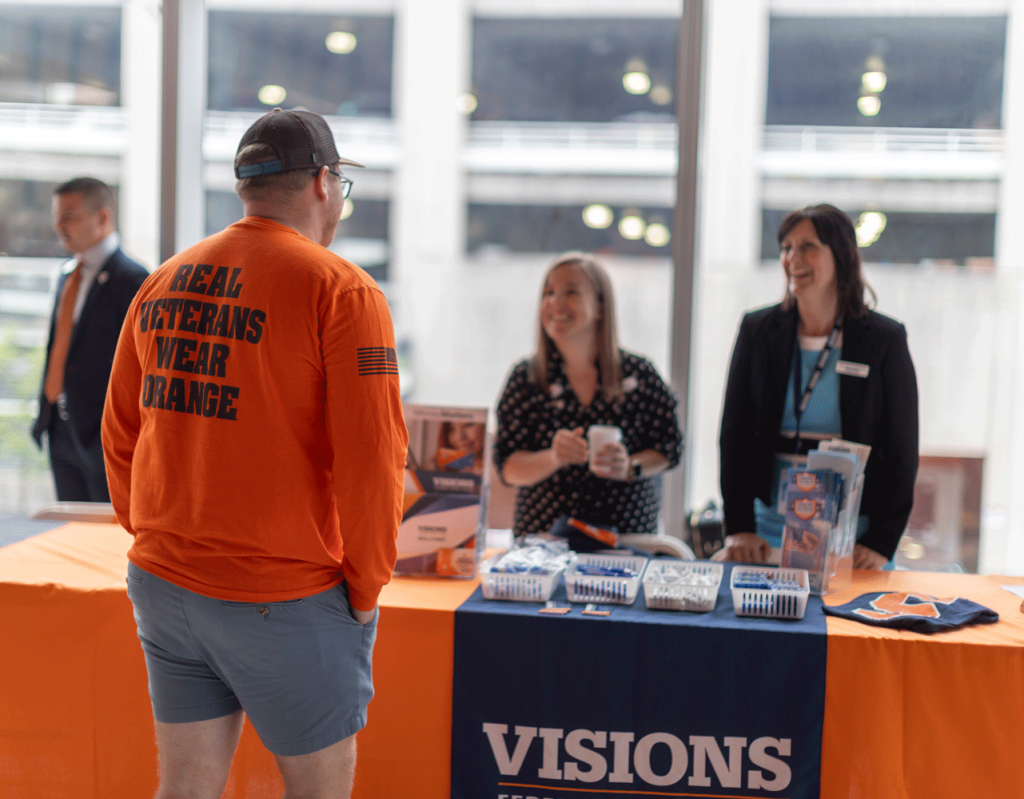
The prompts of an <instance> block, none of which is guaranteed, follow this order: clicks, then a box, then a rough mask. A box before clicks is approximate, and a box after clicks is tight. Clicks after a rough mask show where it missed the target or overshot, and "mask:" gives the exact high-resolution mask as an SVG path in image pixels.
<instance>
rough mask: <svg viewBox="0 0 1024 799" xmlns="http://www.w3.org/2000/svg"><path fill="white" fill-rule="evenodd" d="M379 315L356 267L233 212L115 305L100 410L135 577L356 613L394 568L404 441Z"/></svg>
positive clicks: (376, 292) (393, 363) (387, 323)
mask: <svg viewBox="0 0 1024 799" xmlns="http://www.w3.org/2000/svg"><path fill="white" fill-rule="evenodd" d="M394 347H395V343H394V332H393V328H392V324H391V317H390V314H389V312H388V307H387V303H386V301H385V299H384V296H383V294H382V293H381V291H380V289H379V288H378V287H377V285H376V284H375V283H374V282H373V280H372V279H371V278H370V277H369V276H368V275H367V274H366V273H365V272H363V271H362V270H360V269H358V268H357V267H355V266H353V265H352V264H350V263H348V262H347V261H345V260H343V259H341V258H339V257H338V256H336V255H334V254H333V253H331V252H330V251H329V250H327V249H325V248H324V247H321V246H320V245H318V244H316V243H314V242H312V241H310V240H309V239H306V238H305V237H304V236H302V235H301V234H299V233H298V232H296V231H295V230H292V229H291V228H288V227H285V226H283V225H280V224H277V223H275V222H272V221H270V220H267V219H263V218H259V217H246V218H245V219H243V220H242V221H240V222H238V223H236V224H234V225H231V226H230V227H228V228H227V229H225V230H224V231H222V232H221V233H218V234H216V235H214V236H211V237H209V238H207V239H205V240H204V241H202V242H200V243H199V244H197V245H195V246H194V247H191V248H189V249H187V250H185V251H183V252H182V253H180V254H178V255H176V256H174V257H173V258H171V259H170V260H169V261H167V262H166V263H165V264H163V265H162V266H161V267H160V268H159V269H158V270H157V271H155V272H154V273H153V274H152V275H151V276H150V277H149V279H148V280H147V281H146V283H145V284H144V285H143V287H142V289H141V290H140V291H139V293H138V294H137V295H136V297H135V300H134V302H133V303H132V305H131V308H130V309H129V312H128V316H127V318H126V320H125V323H124V327H123V329H122V331H121V337H120V340H119V343H118V347H117V353H116V355H115V357H114V366H113V371H112V373H111V378H110V385H109V388H108V392H107V400H106V406H105V409H104V414H103V425H102V434H103V448H104V454H105V458H106V465H107V477H108V482H109V484H110V495H111V500H112V502H113V505H114V510H115V512H116V514H117V518H118V520H119V521H120V523H121V524H122V525H123V526H124V527H125V528H126V529H127V530H128V531H129V532H130V533H132V534H133V535H134V537H135V540H134V542H133V544H132V547H131V549H130V550H129V553H128V557H129V559H130V560H131V561H132V562H134V563H135V564H136V565H138V566H139V567H141V568H143V569H145V570H146V571H149V572H151V573H153V574H156V575H157V576H159V577H162V578H164V579H166V580H168V581H170V582H172V583H174V584H176V585H179V586H181V587H183V588H186V589H188V590H191V591H195V592H197V593H200V594H204V595H206V596H212V597H215V598H219V599H227V600H236V601H243V602H258V601H278V600H286V599H296V598H299V597H302V596H308V595H310V594H313V593H317V592H319V591H322V590H326V589H328V588H330V587H332V586H334V585H337V584H338V583H340V582H341V581H342V579H345V580H347V581H348V585H349V597H350V601H351V603H352V605H353V607H355V608H357V609H359V610H371V609H372V608H373V607H374V605H375V604H376V602H377V596H378V594H379V593H380V589H381V587H382V586H383V585H384V584H385V583H387V582H388V580H389V579H390V577H391V572H392V570H393V568H394V564H395V557H396V547H395V537H396V534H397V529H398V524H399V522H400V521H401V515H402V496H403V478H404V465H405V452H406V446H407V444H408V434H407V431H406V427H405V422H404V419H403V416H402V401H401V395H400V391H399V385H398V367H397V359H396V357H395V349H394Z"/></svg>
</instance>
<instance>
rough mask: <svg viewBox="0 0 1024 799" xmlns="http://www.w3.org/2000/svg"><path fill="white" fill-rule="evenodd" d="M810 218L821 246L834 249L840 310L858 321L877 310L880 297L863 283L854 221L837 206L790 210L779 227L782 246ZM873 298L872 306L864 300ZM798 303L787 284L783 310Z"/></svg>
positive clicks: (813, 206)
mask: <svg viewBox="0 0 1024 799" xmlns="http://www.w3.org/2000/svg"><path fill="white" fill-rule="evenodd" d="M805 219H809V220H810V222H811V224H812V225H814V232H815V233H817V234H818V239H819V240H820V241H821V243H822V244H827V245H828V248H829V249H830V250H832V259H833V260H834V261H835V264H836V291H837V294H838V301H839V308H838V311H839V313H840V314H842V315H843V316H844V317H846V318H848V319H849V318H856V317H858V316H863V315H864V314H865V313H867V311H868V308H871V307H874V306H875V304H876V303H877V302H878V297H877V295H876V294H875V291H874V289H872V288H871V286H869V285H868V284H867V282H866V281H865V280H864V274H863V271H862V269H861V262H860V249H859V248H858V247H857V231H856V229H855V228H854V226H853V220H851V219H850V217H849V216H847V215H846V214H845V213H844V212H843V211H840V210H839V209H838V208H836V207H835V206H834V205H829V204H827V203H821V204H819V205H809V206H807V207H806V208H799V209H797V210H796V211H790V212H789V213H788V214H786V218H785V219H783V220H782V224H781V225H779V233H778V236H777V239H778V242H779V246H781V245H782V242H783V240H784V239H785V238H786V236H788V235H789V233H790V231H792V230H793V228H795V227H796V226H797V225H799V224H800V223H801V222H803V221H804V220H805ZM865 292H867V293H868V294H869V295H870V296H871V302H870V305H869V304H868V303H866V302H865V301H864V293H865ZM795 304H796V298H795V297H794V296H793V295H792V294H790V292H789V284H788V282H787V284H786V294H785V296H784V297H783V298H782V307H783V308H786V309H789V308H792V307H793V306H794V305H795Z"/></svg>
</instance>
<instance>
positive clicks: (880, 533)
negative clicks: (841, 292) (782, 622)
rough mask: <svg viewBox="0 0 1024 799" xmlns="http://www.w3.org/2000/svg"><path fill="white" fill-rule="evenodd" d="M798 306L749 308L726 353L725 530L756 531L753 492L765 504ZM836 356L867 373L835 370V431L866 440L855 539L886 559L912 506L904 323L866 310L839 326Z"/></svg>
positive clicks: (914, 445) (913, 422)
mask: <svg viewBox="0 0 1024 799" xmlns="http://www.w3.org/2000/svg"><path fill="white" fill-rule="evenodd" d="M797 321H798V316H797V311H796V308H795V307H794V308H793V309H791V310H789V311H786V310H784V309H783V308H782V306H781V305H773V306H771V307H768V308H762V309H760V310H756V311H751V312H750V313H748V314H746V315H745V316H744V318H743V321H742V323H741V324H740V330H739V335H738V336H737V338H736V346H735V349H734V350H733V355H732V364H731V365H730V367H729V379H728V383H727V385H726V390H725V404H724V407H723V410H722V428H721V435H720V437H719V449H720V461H719V462H720V468H721V471H720V483H721V489H722V500H723V505H724V507H723V510H724V515H725V527H726V532H727V533H728V532H730V531H731V532H753V531H754V498H755V497H759V498H760V499H761V500H762V501H763V502H765V503H769V502H770V494H771V480H772V467H773V463H774V459H775V449H776V440H777V438H778V435H779V431H780V429H781V425H782V415H783V412H784V411H785V404H786V392H787V390H791V380H792V374H791V371H790V370H791V368H792V365H793V351H794V348H795V347H796V335H797ZM842 359H843V360H844V361H852V362H854V363H859V364H866V365H867V366H868V370H869V371H868V375H867V377H854V376H851V375H840V376H839V413H840V418H841V421H842V437H843V438H844V439H846V440H847V441H856V442H858V443H861V444H869V445H870V446H871V455H870V456H869V457H868V463H867V467H866V469H865V474H864V493H863V495H862V498H861V507H860V512H861V514H862V515H866V516H867V517H868V518H869V527H868V531H867V532H866V533H865V534H864V536H863V537H862V538H861V539H860V541H859V543H861V544H863V545H864V546H866V547H869V548H870V549H873V550H875V551H876V552H878V553H880V554H882V555H884V556H885V557H887V558H891V557H892V556H893V554H894V553H895V551H896V546H897V544H898V543H899V539H900V536H901V535H902V534H903V530H904V528H905V527H906V525H907V519H908V518H909V517H910V510H911V508H912V507H913V504H914V481H915V479H916V477H917V461H918V418H917V377H916V374H915V372H914V364H913V362H912V361H911V359H910V350H909V349H908V348H907V331H906V329H905V328H904V327H903V325H902V324H900V323H899V322H897V321H895V320H894V319H890V318H889V317H887V316H883V315H882V314H879V313H875V312H874V311H869V312H868V313H867V314H865V315H864V316H862V317H860V318H857V319H847V320H845V321H844V323H843V343H842Z"/></svg>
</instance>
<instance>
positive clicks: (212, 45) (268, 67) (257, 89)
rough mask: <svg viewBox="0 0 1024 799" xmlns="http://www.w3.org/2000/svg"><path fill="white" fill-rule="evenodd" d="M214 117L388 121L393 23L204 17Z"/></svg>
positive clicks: (250, 14) (231, 14)
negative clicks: (285, 113) (282, 113)
mask: <svg viewBox="0 0 1024 799" xmlns="http://www.w3.org/2000/svg"><path fill="white" fill-rule="evenodd" d="M208 24H209V31H208V33H209V53H210V56H209V65H208V68H209V76H210V81H209V106H210V109H211V110H213V111H260V112H262V111H267V110H269V109H271V108H274V107H277V106H280V107H281V108H297V107H301V108H306V109H308V110H310V111H315V112H316V113H318V114H322V115H324V116H361V117H390V116H391V68H392V39H393V27H394V26H393V20H392V18H391V17H366V16H339V15H326V14H299V13H290V14H279V13H266V12H265V11H256V10H254V11H210V14H209V23H208Z"/></svg>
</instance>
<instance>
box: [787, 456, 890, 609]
mask: <svg viewBox="0 0 1024 799" xmlns="http://www.w3.org/2000/svg"><path fill="white" fill-rule="evenodd" d="M870 453H871V448H870V447H868V446H866V445H864V444H856V443H853V442H850V441H842V440H840V439H831V440H828V441H823V442H821V444H820V445H819V446H818V449H816V450H812V451H811V452H809V453H808V455H807V466H806V468H790V469H787V470H786V472H785V474H784V476H783V485H784V486H785V497H786V498H785V530H784V532H783V536H782V557H781V561H780V563H781V565H782V566H783V567H788V568H794V569H806V570H807V572H808V576H809V578H810V579H809V584H810V590H811V593H814V594H825V593H827V592H828V591H829V589H830V588H835V587H838V586H839V585H843V584H847V583H849V580H850V572H851V570H852V568H853V547H854V544H855V543H856V536H857V514H858V511H859V509H860V495H861V489H862V488H863V485H864V467H865V466H866V465H867V460H868V456H869V455H870Z"/></svg>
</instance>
